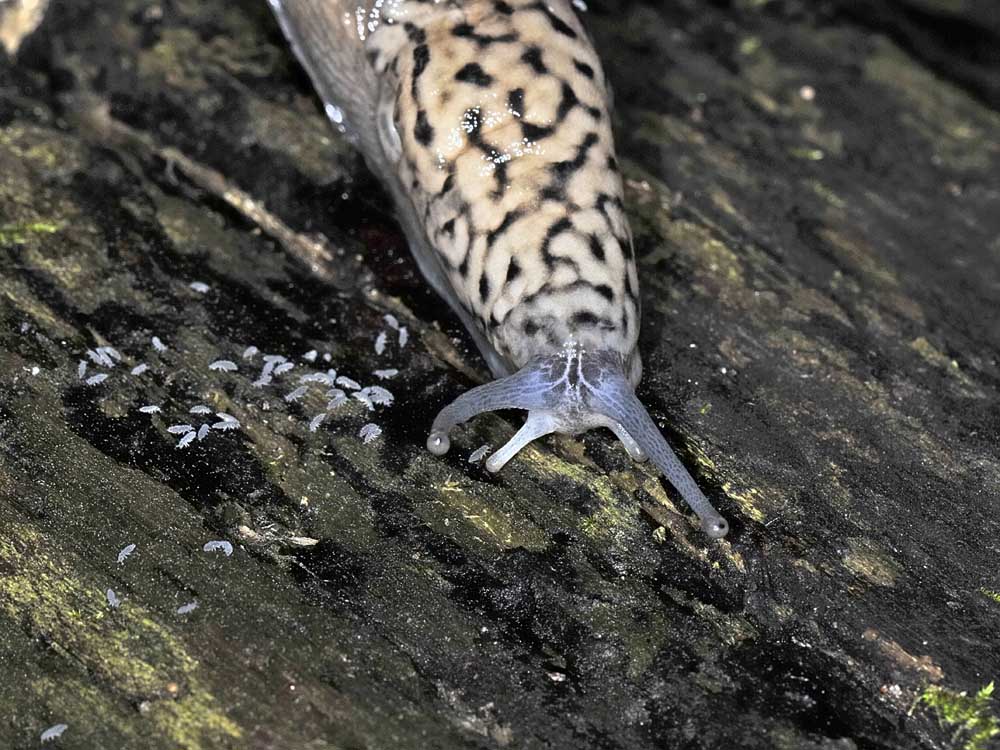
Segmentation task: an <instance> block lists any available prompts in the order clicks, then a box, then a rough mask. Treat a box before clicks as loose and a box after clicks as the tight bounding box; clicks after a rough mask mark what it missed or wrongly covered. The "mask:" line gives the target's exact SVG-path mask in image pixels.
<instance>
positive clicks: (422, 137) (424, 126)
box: [413, 109, 434, 146]
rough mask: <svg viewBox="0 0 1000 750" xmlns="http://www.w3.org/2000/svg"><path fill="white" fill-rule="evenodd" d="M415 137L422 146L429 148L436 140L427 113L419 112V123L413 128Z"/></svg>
mask: <svg viewBox="0 0 1000 750" xmlns="http://www.w3.org/2000/svg"><path fill="white" fill-rule="evenodd" d="M413 137H414V138H416V139H417V142H418V143H420V144H421V145H424V146H427V145H429V144H430V142H431V141H432V140H433V139H434V128H432V127H431V125H430V123H429V122H427V113H426V112H425V111H424V110H422V109H420V110H417V123H416V125H414V126H413Z"/></svg>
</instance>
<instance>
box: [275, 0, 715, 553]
mask: <svg viewBox="0 0 1000 750" xmlns="http://www.w3.org/2000/svg"><path fill="white" fill-rule="evenodd" d="M269 1H270V4H271V7H272V9H273V10H274V13H275V15H276V16H277V18H278V21H279V23H280V25H281V27H282V30H283V31H284V33H285V36H286V37H287V38H288V40H289V41H290V43H291V46H292V48H293V50H294V52H295V54H296V55H297V57H298V59H299V60H300V61H301V63H302V65H303V66H304V67H305V69H306V71H307V72H308V74H309V76H310V78H311V79H312V82H313V85H314V86H315V88H316V90H317V92H318V93H319V95H320V97H321V98H322V100H323V102H324V103H325V105H326V113H327V115H328V117H329V118H330V119H331V120H332V121H333V123H334V124H335V125H337V126H338V127H339V128H340V129H341V131H342V132H344V133H346V135H347V136H348V138H350V139H351V140H352V141H353V142H354V143H355V144H356V146H357V147H358V148H359V149H360V151H361V152H362V154H363V156H364V157H365V161H366V163H367V164H368V166H369V167H370V168H371V169H372V171H373V172H374V173H375V174H376V176H378V177H379V178H380V179H381V180H382V182H383V183H384V184H385V185H386V186H387V188H388V190H389V192H390V194H391V196H392V199H393V201H394V203H395V206H396V210H397V214H398V217H399V221H400V223H401V225H402V228H403V231H404V233H405V234H406V237H407V240H408V242H409V246H410V250H411V252H412V254H413V256H414V259H415V260H416V262H417V265H418V266H419V268H420V271H421V273H422V274H423V275H424V277H425V278H426V279H427V281H428V283H430V285H431V286H432V287H433V288H434V290H435V291H436V292H437V293H438V294H439V295H440V296H441V297H442V298H444V299H445V300H447V301H448V303H449V304H450V305H451V307H452V308H453V309H454V311H455V313H456V314H457V315H458V316H459V317H460V318H461V320H462V322H463V324H464V325H465V327H466V328H467V329H468V331H469V334H470V335H471V336H472V338H473V339H474V340H475V342H476V345H477V346H478V348H479V350H480V352H481V353H482V355H483V357H484V359H485V360H486V362H487V364H488V365H489V368H490V370H491V371H492V373H493V376H494V378H495V380H493V381H492V382H490V383H487V384H486V385H481V386H478V387H476V388H472V389H471V390H469V391H468V392H466V393H464V394H462V395H460V396H459V397H458V398H457V399H455V400H454V401H453V402H452V403H450V404H449V405H448V406H446V407H445V408H444V409H442V410H441V412H440V413H439V414H438V415H437V418H436V419H435V420H434V423H433V425H432V427H431V432H430V437H429V438H428V439H427V447H428V449H429V450H430V451H431V452H432V453H434V454H436V455H442V454H444V453H446V452H447V451H448V449H449V446H450V441H449V437H448V436H449V433H450V431H451V430H452V428H454V427H455V426H457V425H459V424H461V423H463V422H466V421H468V420H469V419H471V418H473V417H475V416H476V415H478V414H482V413H484V412H487V411H493V410H497V409H523V410H526V411H527V412H528V416H527V420H526V421H525V423H524V425H523V426H522V427H521V429H520V430H518V432H517V433H516V434H515V435H514V436H513V437H512V438H511V440H510V441H509V442H508V443H507V444H506V445H504V446H503V447H502V448H500V449H499V450H498V451H496V452H495V453H494V454H493V455H492V456H490V458H489V459H488V461H487V464H486V465H487V468H488V469H489V470H490V471H498V470H499V469H500V468H501V467H503V466H504V464H506V463H507V462H508V461H509V460H510V459H511V458H512V457H513V456H514V455H515V454H517V452H518V451H519V450H520V449H521V448H523V447H524V446H525V445H527V444H528V443H530V442H531V441H533V440H534V439H536V438H538V437H541V436H543V435H547V434H549V433H552V432H565V433H569V434H576V433H579V432H583V431H585V430H589V429H591V428H594V427H608V428H610V429H611V430H612V431H613V432H614V433H615V435H617V436H618V438H619V439H620V440H621V442H622V444H623V445H624V446H625V449H626V450H627V451H628V453H629V455H630V456H631V457H632V458H634V459H635V460H644V459H646V458H649V459H651V460H652V461H653V463H654V464H655V465H656V466H657V467H658V468H659V469H660V471H662V472H663V474H664V475H665V476H666V478H667V479H668V480H669V481H670V482H671V483H672V484H673V485H674V486H675V487H676V488H677V489H678V491H680V493H681V495H682V496H683V497H684V499H685V500H686V501H687V503H688V505H689V506H690V507H691V509H692V510H693V511H694V512H695V513H696V514H697V515H698V517H699V519H700V521H701V526H702V528H703V529H704V531H705V532H706V533H707V534H708V535H709V536H712V537H722V536H725V534H726V532H727V531H728V524H727V522H726V520H725V519H724V518H722V516H720V515H719V514H718V513H717V512H716V511H715V509H714V508H713V507H712V505H711V503H710V502H709V501H708V499H707V498H706V497H705V495H704V494H703V493H702V492H701V490H700V489H699V488H698V485H697V484H696V483H695V481H694V480H693V479H692V478H691V475H690V474H689V473H688V471H687V470H686V469H685V468H684V466H683V465H682V464H681V462H680V461H679V460H678V458H677V456H676V455H675V454H674V452H673V451H672V450H671V448H670V447H669V445H667V442H666V440H664V438H663V436H662V434H661V433H660V431H659V429H658V428H657V426H656V425H655V423H654V422H653V420H652V419H651V418H650V416H649V414H648V413H647V412H646V409H645V407H643V405H642V404H641V403H640V402H639V400H638V399H637V398H636V396H635V392H634V389H635V387H636V385H637V384H638V383H639V379H640V377H641V372H642V364H641V361H640V358H639V353H638V349H637V343H638V334H639V314H640V309H639V280H638V277H637V274H636V264H635V257H634V251H633V248H632V237H631V232H630V230H629V227H628V223H627V220H626V217H625V212H624V206H623V203H622V195H623V190H622V181H621V176H620V174H619V170H618V165H617V162H616V160H615V153H614V142H613V139H612V132H611V118H610V115H609V107H610V102H609V89H608V86H607V82H606V80H605V77H604V73H603V71H602V68H601V63H600V60H599V59H598V57H597V54H596V52H595V51H594V48H593V46H592V44H591V42H590V40H589V38H588V36H587V33H586V32H585V30H584V29H583V27H582V25H581V24H580V21H579V19H578V18H577V16H576V14H575V13H574V12H573V10H572V9H571V7H570V5H569V2H568V1H567V0H542V1H539V0H349V1H348V0H269Z"/></svg>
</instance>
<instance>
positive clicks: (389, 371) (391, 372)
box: [372, 367, 399, 380]
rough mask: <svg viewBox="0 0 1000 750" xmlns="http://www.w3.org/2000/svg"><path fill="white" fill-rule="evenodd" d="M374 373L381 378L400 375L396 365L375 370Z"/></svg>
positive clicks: (386, 378) (387, 378) (385, 378)
mask: <svg viewBox="0 0 1000 750" xmlns="http://www.w3.org/2000/svg"><path fill="white" fill-rule="evenodd" d="M372 375H374V376H375V377H376V378H378V379H379V380H389V379H390V378H394V377H396V376H397V375H399V370H397V369H396V368H394V367H390V368H389V369H387V370H375V371H374V372H373V373H372Z"/></svg>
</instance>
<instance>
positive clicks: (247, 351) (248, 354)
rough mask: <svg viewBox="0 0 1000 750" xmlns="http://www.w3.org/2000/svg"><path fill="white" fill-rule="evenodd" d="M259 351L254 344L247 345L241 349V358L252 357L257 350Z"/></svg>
mask: <svg viewBox="0 0 1000 750" xmlns="http://www.w3.org/2000/svg"><path fill="white" fill-rule="evenodd" d="M259 351H260V349H258V348H257V347H256V346H248V347H247V348H246V349H244V350H243V359H253V358H254V355H255V354H257V352H259Z"/></svg>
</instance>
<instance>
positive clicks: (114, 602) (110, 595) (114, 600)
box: [104, 589, 122, 609]
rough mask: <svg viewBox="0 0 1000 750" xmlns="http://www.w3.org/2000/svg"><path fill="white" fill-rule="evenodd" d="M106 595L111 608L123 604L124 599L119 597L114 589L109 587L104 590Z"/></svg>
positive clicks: (116, 607)
mask: <svg viewBox="0 0 1000 750" xmlns="http://www.w3.org/2000/svg"><path fill="white" fill-rule="evenodd" d="M104 595H105V597H107V600H108V606H109V607H111V609H118V607H120V606H121V603H122V600H121V599H119V598H118V594H116V593H115V591H114V589H108V590H107V591H105V592H104Z"/></svg>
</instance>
